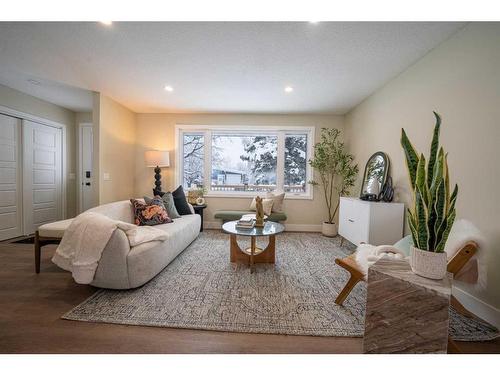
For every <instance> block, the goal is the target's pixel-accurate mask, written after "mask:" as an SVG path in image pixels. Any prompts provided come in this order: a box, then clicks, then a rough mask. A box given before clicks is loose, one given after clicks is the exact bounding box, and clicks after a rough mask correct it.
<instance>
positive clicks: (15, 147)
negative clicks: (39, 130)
mask: <svg viewBox="0 0 500 375" xmlns="http://www.w3.org/2000/svg"><path fill="white" fill-rule="evenodd" d="M20 128H21V120H19V119H17V118H14V117H10V116H5V115H0V240H6V239H8V238H13V237H18V236H21V235H22V234H23V232H22V198H21V196H22V189H21V141H20V134H21V132H20Z"/></svg>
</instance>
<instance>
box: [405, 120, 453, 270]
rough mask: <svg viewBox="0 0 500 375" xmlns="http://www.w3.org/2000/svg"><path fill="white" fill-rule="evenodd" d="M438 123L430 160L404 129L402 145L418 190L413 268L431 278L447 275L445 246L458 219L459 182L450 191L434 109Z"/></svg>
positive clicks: (411, 222) (411, 219)
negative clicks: (415, 146) (412, 142)
mask: <svg viewBox="0 0 500 375" xmlns="http://www.w3.org/2000/svg"><path fill="white" fill-rule="evenodd" d="M434 116H435V117H436V125H435V127H434V134H433V137H432V143H431V149H430V155H429V161H428V163H427V165H426V160H425V157H424V155H423V154H420V156H419V155H418V153H417V151H416V150H415V148H414V147H413V145H412V144H411V142H410V140H409V139H408V137H407V136H406V133H405V131H404V129H401V145H402V146H403V150H404V153H405V156H406V165H407V167H408V174H409V176H410V183H411V187H412V189H413V192H414V200H413V207H412V208H411V209H410V208H409V209H408V215H407V216H408V217H407V219H408V226H409V227H410V231H411V236H412V239H413V245H414V246H413V247H412V250H411V261H410V263H411V267H412V269H413V272H415V273H416V274H418V275H420V276H424V277H428V278H431V279H442V278H443V277H444V276H445V275H446V265H447V258H446V253H445V252H444V246H445V244H446V241H447V239H448V235H449V234H450V231H451V227H452V226H453V222H454V221H455V216H456V211H455V202H456V200H457V195H458V186H457V185H455V188H454V189H453V192H452V193H451V194H450V176H449V172H448V162H447V154H445V152H444V149H443V148H442V147H441V148H440V147H439V130H440V127H441V118H440V117H439V115H438V114H437V113H436V112H434Z"/></svg>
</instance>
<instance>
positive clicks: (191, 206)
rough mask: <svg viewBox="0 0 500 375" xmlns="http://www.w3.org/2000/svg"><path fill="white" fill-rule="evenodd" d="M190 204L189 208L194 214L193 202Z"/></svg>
mask: <svg viewBox="0 0 500 375" xmlns="http://www.w3.org/2000/svg"><path fill="white" fill-rule="evenodd" d="M188 206H189V210H190V211H191V213H192V214H194V213H195V212H194V208H193V205H192V204H191V203H188Z"/></svg>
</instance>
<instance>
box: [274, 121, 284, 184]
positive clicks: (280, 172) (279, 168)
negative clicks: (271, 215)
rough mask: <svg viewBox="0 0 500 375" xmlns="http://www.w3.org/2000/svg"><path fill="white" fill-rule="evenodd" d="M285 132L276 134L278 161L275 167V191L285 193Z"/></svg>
mask: <svg viewBox="0 0 500 375" xmlns="http://www.w3.org/2000/svg"><path fill="white" fill-rule="evenodd" d="M284 181H285V132H282V131H281V132H279V133H278V160H277V165H276V190H278V191H285V190H284V187H283V184H284Z"/></svg>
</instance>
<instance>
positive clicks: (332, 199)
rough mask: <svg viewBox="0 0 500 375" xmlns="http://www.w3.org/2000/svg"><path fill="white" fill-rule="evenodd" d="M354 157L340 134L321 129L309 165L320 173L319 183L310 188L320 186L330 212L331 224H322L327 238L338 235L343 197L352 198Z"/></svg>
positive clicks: (314, 182) (328, 222)
mask: <svg viewBox="0 0 500 375" xmlns="http://www.w3.org/2000/svg"><path fill="white" fill-rule="evenodd" d="M353 160H354V157H353V156H352V155H351V154H349V153H348V152H347V151H346V149H345V146H344V143H343V142H341V140H340V130H338V129H327V128H323V129H321V140H320V142H319V143H317V144H316V145H315V146H314V158H313V159H311V160H309V164H310V165H311V167H313V168H314V169H315V170H316V172H317V177H318V179H313V180H311V181H309V183H310V184H311V185H320V186H321V187H322V189H323V193H324V196H325V201H326V207H327V209H328V220H327V221H325V222H323V226H322V233H323V234H324V235H325V236H329V237H333V236H336V235H337V227H336V224H335V221H334V220H335V215H336V214H337V211H338V209H339V204H340V199H339V198H340V197H341V196H343V195H349V189H350V188H351V187H352V186H353V185H354V182H355V180H356V175H357V174H358V166H357V165H356V164H354V163H353Z"/></svg>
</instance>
